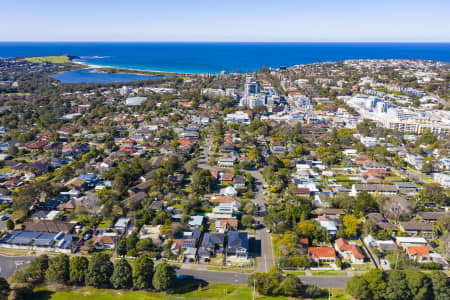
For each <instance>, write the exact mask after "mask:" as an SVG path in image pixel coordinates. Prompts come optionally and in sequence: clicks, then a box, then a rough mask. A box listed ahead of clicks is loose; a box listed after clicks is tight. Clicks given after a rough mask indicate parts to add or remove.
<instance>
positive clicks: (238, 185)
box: [233, 175, 245, 190]
mask: <svg viewBox="0 0 450 300" xmlns="http://www.w3.org/2000/svg"><path fill="white" fill-rule="evenodd" d="M233 187H234V188H235V189H236V190H238V189H244V188H245V176H242V175H236V176H234V177H233Z"/></svg>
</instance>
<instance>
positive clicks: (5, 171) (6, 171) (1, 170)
mask: <svg viewBox="0 0 450 300" xmlns="http://www.w3.org/2000/svg"><path fill="white" fill-rule="evenodd" d="M11 171H12V169H11V168H2V169H0V173H9V172H11Z"/></svg>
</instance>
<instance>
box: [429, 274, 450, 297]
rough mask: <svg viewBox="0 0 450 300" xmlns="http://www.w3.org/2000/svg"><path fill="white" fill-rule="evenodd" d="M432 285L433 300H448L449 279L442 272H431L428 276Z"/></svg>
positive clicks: (449, 293) (449, 294) (449, 290)
mask: <svg viewBox="0 0 450 300" xmlns="http://www.w3.org/2000/svg"><path fill="white" fill-rule="evenodd" d="M430 278H431V282H432V283H433V295H434V299H435V300H448V299H450V288H449V287H450V279H449V277H448V276H447V274H445V273H444V272H442V271H437V270H435V271H432V272H431V274H430Z"/></svg>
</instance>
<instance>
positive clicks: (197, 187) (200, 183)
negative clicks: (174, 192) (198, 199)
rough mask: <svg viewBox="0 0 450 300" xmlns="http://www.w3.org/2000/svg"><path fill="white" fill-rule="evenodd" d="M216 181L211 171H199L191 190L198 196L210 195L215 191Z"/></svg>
mask: <svg viewBox="0 0 450 300" xmlns="http://www.w3.org/2000/svg"><path fill="white" fill-rule="evenodd" d="M215 181H216V179H215V178H214V177H213V176H212V175H211V172H210V171H209V170H206V169H202V170H197V171H195V173H194V175H193V179H192V184H191V189H192V191H193V192H194V193H197V194H208V193H211V192H212V191H213V189H214V183H215Z"/></svg>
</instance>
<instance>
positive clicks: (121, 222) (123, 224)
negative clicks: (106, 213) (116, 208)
mask: <svg viewBox="0 0 450 300" xmlns="http://www.w3.org/2000/svg"><path fill="white" fill-rule="evenodd" d="M129 223H130V219H129V218H127V217H120V218H119V219H117V221H116V224H115V225H114V229H116V230H120V231H122V232H123V231H125V230H126V229H127V227H128V224H129Z"/></svg>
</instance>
